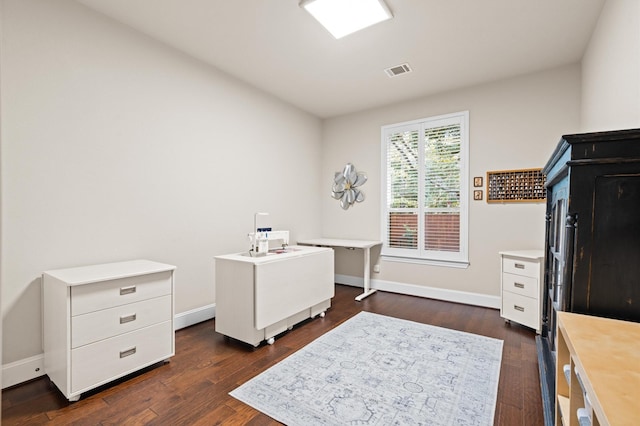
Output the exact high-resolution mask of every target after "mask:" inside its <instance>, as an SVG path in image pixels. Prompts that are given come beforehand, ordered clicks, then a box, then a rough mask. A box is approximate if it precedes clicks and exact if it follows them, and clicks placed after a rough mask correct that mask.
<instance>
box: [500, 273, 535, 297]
mask: <svg viewBox="0 0 640 426" xmlns="http://www.w3.org/2000/svg"><path fill="white" fill-rule="evenodd" d="M502 290H503V291H510V292H511V293H516V294H521V295H522V296H527V297H532V298H537V297H538V279H537V278H531V277H525V276H522V275H515V274H508V273H506V272H505V273H503V274H502Z"/></svg>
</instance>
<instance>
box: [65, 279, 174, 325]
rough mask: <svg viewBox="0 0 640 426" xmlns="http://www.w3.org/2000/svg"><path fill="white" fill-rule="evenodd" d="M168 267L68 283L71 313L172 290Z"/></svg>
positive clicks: (158, 294) (168, 292) (78, 313)
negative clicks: (104, 278) (120, 276)
mask: <svg viewBox="0 0 640 426" xmlns="http://www.w3.org/2000/svg"><path fill="white" fill-rule="evenodd" d="M171 275H172V272H171V271H167V272H158V273H155V274H148V275H140V276H135V277H127V278H121V279H116V280H110V281H102V282H98V283H94V284H91V285H78V286H73V287H71V315H81V314H86V313H88V312H94V311H98V310H101V309H106V308H111V307H114V306H120V305H126V304H128V303H133V302H139V301H141V300H146V299H151V298H153V297H159V296H164V295H167V294H171Z"/></svg>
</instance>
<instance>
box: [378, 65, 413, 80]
mask: <svg viewBox="0 0 640 426" xmlns="http://www.w3.org/2000/svg"><path fill="white" fill-rule="evenodd" d="M384 72H386V73H387V75H388V76H389V77H395V76H398V75H400V74H406V73H408V72H411V68H410V67H409V64H406V63H405V64H400V65H396V66H395V67H391V68H387V69H386V70H384Z"/></svg>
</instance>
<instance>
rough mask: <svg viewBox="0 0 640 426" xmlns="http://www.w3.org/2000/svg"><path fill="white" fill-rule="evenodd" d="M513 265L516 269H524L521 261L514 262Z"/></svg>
mask: <svg viewBox="0 0 640 426" xmlns="http://www.w3.org/2000/svg"><path fill="white" fill-rule="evenodd" d="M514 266H515V267H516V269H524V264H522V263H516V264H515V265H514Z"/></svg>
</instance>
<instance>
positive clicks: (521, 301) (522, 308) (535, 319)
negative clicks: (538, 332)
mask: <svg viewBox="0 0 640 426" xmlns="http://www.w3.org/2000/svg"><path fill="white" fill-rule="evenodd" d="M502 316H503V317H504V318H507V319H510V320H513V321H515V322H517V323H520V324H522V325H526V326H527V327H531V328H534V329H538V327H539V326H540V324H539V312H538V300H537V299H532V298H531V297H526V296H522V295H520V294H514V293H510V292H508V291H505V292H503V293H502Z"/></svg>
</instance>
